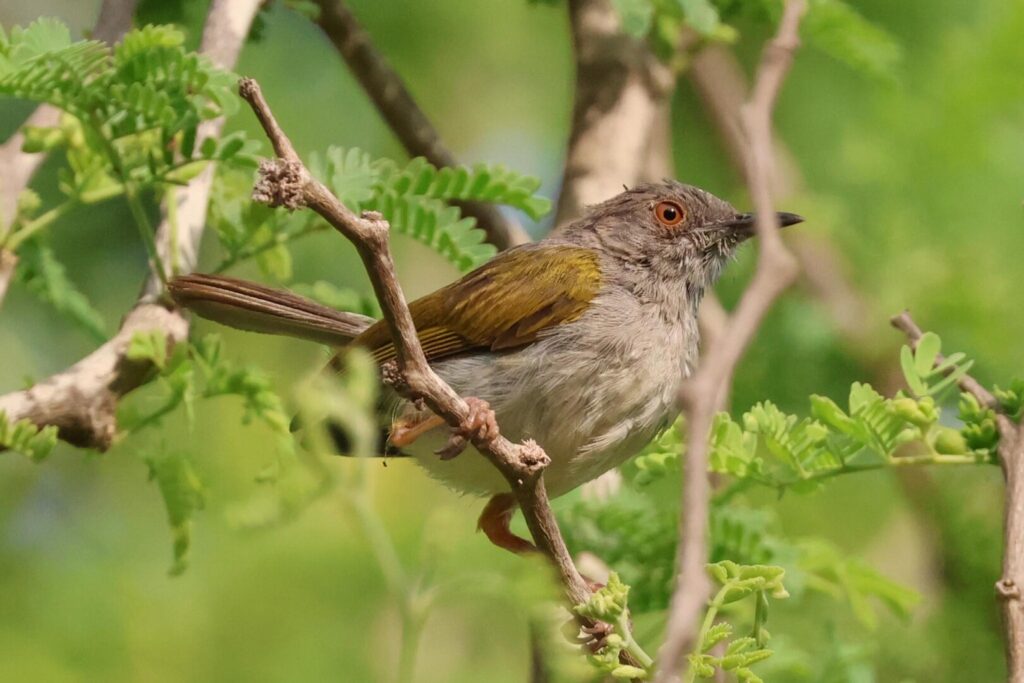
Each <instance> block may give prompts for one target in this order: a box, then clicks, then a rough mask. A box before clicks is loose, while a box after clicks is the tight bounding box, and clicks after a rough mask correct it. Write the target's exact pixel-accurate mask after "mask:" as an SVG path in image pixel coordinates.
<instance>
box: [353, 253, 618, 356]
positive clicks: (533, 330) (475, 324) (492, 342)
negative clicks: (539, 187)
mask: <svg viewBox="0 0 1024 683" xmlns="http://www.w3.org/2000/svg"><path fill="white" fill-rule="evenodd" d="M600 288H601V268H600V263H599V260H598V256H597V254H596V253H595V252H594V251H592V250H590V249H585V248H582V247H574V246H569V245H564V244H560V245H550V244H530V245H524V246H521V247H517V248H514V249H509V250H508V251H505V252H502V253H501V254H499V255H498V256H497V257H495V258H494V259H492V260H491V261H489V262H488V263H486V264H484V265H483V266H481V267H480V268H478V269H476V270H474V271H473V272H471V273H468V274H467V275H465V276H464V277H463V278H462V279H460V280H458V281H456V282H454V283H452V284H450V285H448V286H447V287H443V288H441V289H439V290H438V291H436V292H434V293H433V294H429V295H427V296H425V297H423V298H421V299H417V300H416V301H414V302H413V303H412V304H410V306H409V310H410V312H411V313H412V316H413V322H414V323H415V324H416V329H417V336H418V337H419V339H420V343H421V344H422V345H423V350H424V352H425V353H426V355H427V359H428V360H439V359H441V358H448V357H451V356H455V355H459V354H463V353H467V352H471V351H475V350H480V349H490V350H493V351H501V350H506V349H514V348H518V347H521V346H524V345H527V344H531V343H533V342H534V341H536V340H537V338H538V337H539V336H540V334H541V333H542V332H543V331H544V330H546V329H548V328H550V327H552V326H555V325H560V324H563V323H567V322H571V321H573V320H576V319H577V318H579V317H580V316H581V315H583V313H584V312H585V311H586V310H587V307H588V306H589V304H590V301H591V300H592V299H593V298H594V297H595V296H597V293H598V291H600ZM353 343H354V344H357V345H359V346H363V347H364V348H367V349H369V350H370V351H371V352H372V353H373V355H374V358H375V359H376V360H377V361H378V362H384V361H387V360H390V359H392V358H394V357H395V350H394V347H393V346H392V344H391V335H390V333H389V331H388V329H387V326H386V324H385V323H384V322H383V321H378V322H377V323H375V324H374V325H372V326H371V327H370V328H368V329H367V330H366V331H365V332H363V333H362V334H361V335H359V337H357V338H356V339H355V341H354V342H353Z"/></svg>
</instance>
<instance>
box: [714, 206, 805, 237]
mask: <svg viewBox="0 0 1024 683" xmlns="http://www.w3.org/2000/svg"><path fill="white" fill-rule="evenodd" d="M775 216H776V218H777V220H778V222H779V227H780V228H785V227H787V226H789V225H796V224H797V223H803V222H804V217H803V216H799V215H797V214H795V213H789V212H788V211H779V212H777V213H776V214H775ZM726 226H727V227H729V228H732V229H734V230H739V231H742V232H743V234H744V236H746V237H753V236H754V234H755V233H756V232H757V214H755V213H741V214H739V215H737V216H736V218H735V219H733V220H731V221H729V222H728V223H727V224H726Z"/></svg>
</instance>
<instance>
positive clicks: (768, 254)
mask: <svg viewBox="0 0 1024 683" xmlns="http://www.w3.org/2000/svg"><path fill="white" fill-rule="evenodd" d="M805 8H806V3H805V2H804V0H788V2H787V3H786V7H785V10H784V12H783V16H782V20H781V22H780V24H779V29H778V33H777V34H776V36H775V38H774V39H773V40H772V41H771V42H770V43H769V44H768V45H767V46H766V47H765V51H764V55H763V57H762V60H761V64H760V66H759V67H758V72H757V78H756V80H755V82H754V87H753V91H752V93H751V95H750V99H749V100H748V102H747V103H746V104H745V105H744V107H743V109H742V112H741V124H742V126H743V130H744V132H745V134H746V137H747V139H748V147H747V152H746V155H745V164H744V168H745V170H746V180H747V185H748V187H749V189H750V194H751V197H752V199H753V204H754V209H755V210H756V212H757V216H758V220H757V234H758V237H759V240H760V245H761V252H760V257H759V259H758V264H757V270H756V272H755V274H754V278H753V280H752V281H751V283H750V285H749V286H748V287H747V289H746V291H745V292H744V293H743V297H742V298H741V299H740V303H739V305H738V306H737V309H736V312H735V313H734V314H733V315H731V316H730V317H729V319H728V321H727V323H726V326H725V331H724V333H723V334H722V336H721V342H720V343H719V344H718V345H716V346H715V347H714V348H712V349H711V352H710V353H709V354H708V355H707V357H706V358H705V359H704V361H703V364H702V366H701V368H700V370H698V372H697V374H696V375H695V376H694V377H693V379H692V380H689V381H688V382H687V383H686V384H685V385H684V387H683V390H682V392H681V396H680V397H681V400H682V403H683V407H684V408H685V409H686V413H687V444H686V453H685V465H684V469H685V472H684V487H683V505H682V506H681V519H680V539H679V548H678V555H677V562H678V567H679V569H678V571H679V574H678V582H677V585H676V588H675V592H674V593H673V596H672V602H671V605H670V607H669V619H668V627H667V634H666V638H665V643H664V645H663V646H662V648H661V651H660V652H659V658H658V672H657V676H656V680H658V681H663V682H668V681H673V680H676V679H677V678H678V672H679V670H680V669H681V667H682V664H683V660H684V658H685V656H686V654H687V653H688V652H689V651H691V650H692V649H693V646H694V640H695V638H696V635H697V620H698V616H699V614H700V611H701V609H702V607H703V606H704V603H705V602H706V600H707V597H708V594H709V590H710V582H709V580H708V577H707V575H706V574H705V571H704V564H705V562H706V561H707V522H708V506H709V503H710V497H711V491H710V488H711V487H710V483H709V481H708V478H707V462H708V433H709V431H710V429H711V421H712V418H713V417H714V414H715V412H716V411H717V410H718V409H719V408H720V406H721V401H722V400H723V399H724V396H725V394H726V393H727V391H728V386H729V385H730V384H731V379H732V373H733V371H734V369H735V367H736V364H737V363H738V362H739V359H740V357H741V356H742V355H743V351H744V350H745V348H746V346H747V344H748V343H749V342H750V340H751V339H752V338H753V336H754V334H755V333H756V332H757V329H758V327H759V326H760V323H761V320H762V319H763V318H764V315H765V313H766V312H767V311H768V309H769V308H770V307H771V305H772V303H773V302H774V301H775V299H776V298H777V297H778V296H779V294H781V293H782V291H783V290H784V289H785V288H786V287H787V286H788V285H789V284H790V283H791V282H792V281H793V279H794V278H795V276H796V273H797V267H796V263H795V261H794V259H793V257H792V256H791V255H790V253H789V252H788V251H787V250H786V248H785V246H784V245H783V243H782V240H781V238H780V236H779V234H778V227H779V226H778V221H777V218H776V216H775V210H774V206H773V202H772V191H771V183H772V173H773V154H772V139H771V114H772V109H773V107H774V104H775V99H776V97H777V95H778V92H779V89H780V88H781V86H782V82H783V81H784V79H785V77H786V74H787V72H788V70H789V66H790V64H791V62H792V58H793V53H794V51H795V49H796V47H797V45H798V43H799V38H798V32H797V31H798V27H799V24H800V18H801V16H802V15H803V12H804V10H805Z"/></svg>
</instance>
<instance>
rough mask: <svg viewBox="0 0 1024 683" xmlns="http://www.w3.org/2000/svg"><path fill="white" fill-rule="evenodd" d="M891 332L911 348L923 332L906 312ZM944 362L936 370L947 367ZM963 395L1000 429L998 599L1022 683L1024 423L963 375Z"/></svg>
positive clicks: (1012, 672)
mask: <svg viewBox="0 0 1024 683" xmlns="http://www.w3.org/2000/svg"><path fill="white" fill-rule="evenodd" d="M890 322H891V323H892V326H893V327H895V328H896V329H898V330H900V331H901V332H903V333H904V334H905V335H906V337H907V340H908V341H909V342H910V345H911V346H912V347H915V348H916V347H917V343H918V341H919V340H920V339H921V328H920V327H918V326H917V323H915V322H914V319H913V318H912V317H910V312H909V311H903V312H902V313H900V314H899V315H895V316H893V317H892V318H891V319H890ZM944 360H945V359H944V358H942V356H941V355H940V356H938V357H936V359H935V364H936V365H941V364H942V363H943V362H944ZM957 384H958V385H959V386H960V389H962V390H963V391H966V392H968V393H970V394H972V395H974V397H975V398H976V399H978V401H979V402H980V403H981V404H982V405H984V406H987V407H989V408H992V409H993V410H995V411H996V422H997V424H998V426H999V462H1000V465H1001V467H1002V470H1003V478H1004V479H1005V480H1006V494H1005V502H1004V504H1003V506H1004V507H1003V573H1002V576H1001V577H1000V578H999V581H997V582H996V586H995V588H996V595H997V597H998V598H999V600H1000V602H1001V603H1002V609H1003V626H1004V628H1005V629H1006V633H1005V635H1004V637H1005V640H1006V643H1005V645H1006V669H1007V674H1008V676H1007V680H1008V681H1009V683H1024V596H1022V594H1021V591H1022V590H1024V420H1022V421H1021V422H1020V423H1019V424H1018V423H1015V422H1014V421H1013V420H1012V419H1011V418H1010V417H1009V416H1008V415H1006V414H1005V413H1003V412H1002V411H1001V409H1000V405H999V402H998V401H997V400H996V398H995V396H993V395H992V392H990V391H989V390H988V389H986V388H985V387H984V386H982V384H981V383H980V382H978V381H977V380H976V379H974V378H973V377H971V376H970V375H964V376H963V377H961V378H960V380H959V381H958V382H957Z"/></svg>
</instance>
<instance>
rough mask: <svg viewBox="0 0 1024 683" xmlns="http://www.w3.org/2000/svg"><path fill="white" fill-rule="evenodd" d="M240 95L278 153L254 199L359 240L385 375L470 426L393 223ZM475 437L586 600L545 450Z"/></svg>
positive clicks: (263, 108)
mask: <svg viewBox="0 0 1024 683" xmlns="http://www.w3.org/2000/svg"><path fill="white" fill-rule="evenodd" d="M239 93H240V94H241V95H242V98H243V99H245V100H246V101H247V102H248V103H249V104H250V106H251V107H252V109H253V112H254V113H255V114H256V117H257V118H258V119H259V121H260V124H261V125H262V126H263V129H264V131H265V132H266V134H267V137H268V138H269V139H270V141H271V144H272V145H273V147H274V151H275V152H276V153H277V156H278V158H277V159H276V160H273V161H265V162H263V163H262V164H261V168H260V176H259V178H258V180H257V183H256V187H255V189H254V191H253V198H254V199H255V200H256V201H261V202H265V203H267V204H270V205H271V206H285V207H287V208H299V207H307V208H309V209H312V210H313V211H315V212H317V213H318V214H320V216H322V217H323V218H324V219H325V220H327V222H328V223H330V224H331V225H332V226H333V227H334V228H335V229H336V230H338V232H340V233H341V234H342V235H344V236H345V237H346V238H348V239H349V240H350V241H351V242H352V243H353V245H354V246H355V248H356V250H357V251H358V253H359V255H360V257H361V258H362V260H363V264H364V265H365V267H366V271H367V274H368V275H369V277H370V282H371V284H372V285H373V289H374V292H375V294H376V296H377V299H378V300H379V301H380V304H381V309H382V311H383V313H384V319H385V320H386V321H387V324H388V327H389V329H390V331H391V338H392V340H393V342H394V345H395V350H396V353H397V363H398V366H397V374H396V375H394V376H391V377H386V379H387V380H388V381H389V383H390V384H392V386H394V387H395V388H396V390H398V391H399V392H400V393H402V394H403V395H404V396H405V397H406V398H409V399H411V400H422V401H423V402H424V403H425V404H426V405H427V406H428V407H429V408H430V409H431V410H432V411H433V412H434V413H436V414H437V415H439V416H441V417H442V418H444V419H445V421H446V422H447V423H448V424H449V425H450V426H451V427H452V428H454V429H456V430H459V431H462V432H468V431H471V430H469V429H468V427H469V426H470V423H469V420H468V418H469V407H468V406H467V404H466V402H465V401H464V400H463V399H462V398H461V397H459V396H458V394H456V393H455V392H454V391H453V390H452V388H451V387H449V386H448V385H447V384H446V383H445V382H444V381H443V380H442V379H441V378H440V377H438V376H437V374H435V373H434V371H433V370H432V369H431V367H430V365H429V364H428V363H427V359H426V356H425V355H424V353H423V349H422V348H421V347H420V343H419V340H418V338H417V336H416V329H415V326H414V325H413V320H412V315H411V314H410V313H409V307H408V305H407V304H406V301H405V296H404V295H403V293H402V289H401V286H400V285H399V283H398V279H397V277H396V275H395V269H394V263H393V261H392V258H391V252H390V248H389V245H388V233H389V230H390V226H389V225H388V222H387V221H386V220H384V219H383V217H382V216H381V215H380V214H378V213H375V212H364V213H363V214H361V215H356V214H355V213H353V212H352V211H351V210H350V209H348V207H346V206H345V205H344V204H342V203H341V202H340V201H339V200H338V199H337V198H336V197H335V196H334V195H332V194H331V193H330V191H329V190H328V189H327V188H326V187H324V185H323V184H322V183H320V182H319V181H317V180H316V179H315V178H313V176H312V175H311V174H310V173H309V171H308V169H307V168H306V167H305V165H303V163H302V161H301V160H300V159H299V158H298V156H297V155H296V153H295V148H294V147H293V146H292V144H291V141H290V140H289V139H288V137H287V136H286V135H285V134H284V132H283V131H282V130H281V127H280V125H278V123H277V120H276V119H275V117H274V115H273V113H272V112H271V110H270V107H269V106H268V104H267V102H266V100H265V99H264V98H263V94H262V92H261V91H260V88H259V85H258V84H257V83H256V81H254V80H252V79H242V81H241V82H240V84H239ZM471 441H472V443H473V445H474V446H475V447H476V448H477V450H478V451H480V452H481V453H482V454H483V455H484V456H485V457H486V458H487V459H488V460H489V461H490V462H491V463H492V464H493V465H494V466H495V467H497V468H498V470H499V471H500V472H501V474H502V475H503V476H504V477H505V479H506V480H507V481H508V483H509V486H510V487H511V489H512V492H513V493H514V495H515V496H516V500H517V501H518V503H519V506H520V508H521V510H522V512H523V516H524V518H525V519H526V524H527V526H528V527H529V529H530V533H531V534H532V535H533V538H534V541H535V542H536V544H537V547H538V548H539V549H540V550H541V551H542V552H543V553H544V554H545V555H547V556H548V557H550V558H551V559H552V561H553V562H554V564H555V567H556V568H557V570H558V573H559V575H560V577H561V579H562V582H563V584H564V586H565V589H566V593H567V595H568V597H569V600H570V601H572V603H573V604H579V603H581V602H583V601H585V600H586V599H587V597H588V596H589V595H590V591H589V590H588V588H587V586H586V584H585V582H584V581H583V578H582V577H581V576H580V574H579V572H578V571H577V570H576V566H575V565H574V564H573V562H572V558H571V557H570V556H569V553H568V551H567V549H566V547H565V542H564V540H563V539H562V535H561V533H560V531H559V529H558V526H557V523H556V521H555V517H554V514H553V513H552V511H551V506H550V504H549V503H548V498H547V492H546V490H545V488H544V481H543V477H542V472H543V470H544V467H545V466H546V465H547V463H548V457H547V455H546V454H545V453H544V451H543V450H542V449H541V448H540V447H539V446H538V445H537V444H536V443H534V442H532V441H526V442H524V443H522V444H513V443H512V442H510V441H509V440H508V439H506V438H505V437H503V436H501V435H497V436H495V437H494V438H487V437H484V436H480V435H477V434H474V435H473V437H472V438H471ZM463 457H465V456H463Z"/></svg>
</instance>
